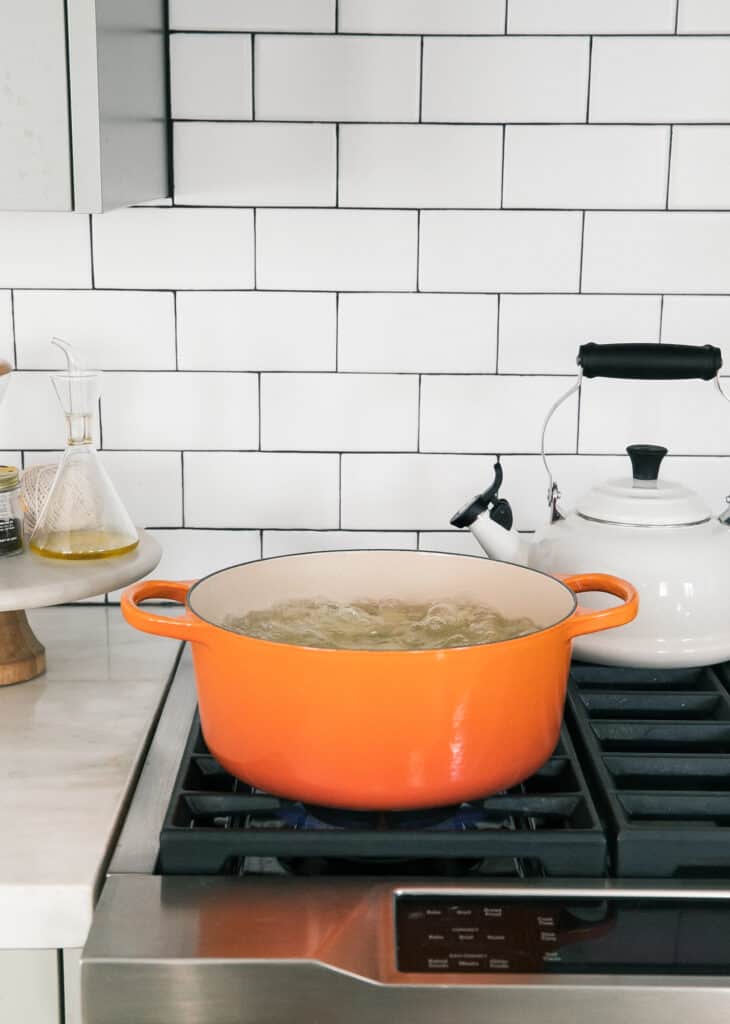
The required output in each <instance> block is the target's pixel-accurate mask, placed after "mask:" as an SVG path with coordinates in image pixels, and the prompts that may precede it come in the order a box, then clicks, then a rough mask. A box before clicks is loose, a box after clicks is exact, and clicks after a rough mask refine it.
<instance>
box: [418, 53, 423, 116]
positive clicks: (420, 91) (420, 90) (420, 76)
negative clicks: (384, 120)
mask: <svg viewBox="0 0 730 1024" xmlns="http://www.w3.org/2000/svg"><path fill="white" fill-rule="evenodd" d="M418 120H419V122H420V121H423V36H421V50H420V60H419V64H418Z"/></svg>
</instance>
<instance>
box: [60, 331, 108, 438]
mask: <svg viewBox="0 0 730 1024" xmlns="http://www.w3.org/2000/svg"><path fill="white" fill-rule="evenodd" d="M51 344H52V345H55V346H56V347H57V348H59V349H61V351H62V352H63V354H64V355H65V357H66V370H62V371H60V372H58V373H52V374H51V383H52V384H53V388H54V390H55V392H56V394H57V395H58V400H59V402H60V403H61V408H62V409H63V411H64V414H65V416H66V424H67V428H68V439H67V440H68V444H70V445H71V444H92V433H93V424H94V415H95V413H96V408H97V403H98V400H99V380H100V377H101V374H100V373H99V371H98V370H87V369H85V368H84V366H83V363H82V361H81V360H80V359H79V357H78V355H77V354H76V352H75V351H74V348H73V346H72V345H71V344H70V343H69V342H67V341H63V340H62V339H61V338H53V339H52V341H51Z"/></svg>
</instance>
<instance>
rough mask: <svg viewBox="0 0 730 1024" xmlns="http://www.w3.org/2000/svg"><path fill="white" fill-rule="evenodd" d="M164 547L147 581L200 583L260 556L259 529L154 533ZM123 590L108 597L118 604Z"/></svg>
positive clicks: (158, 531)
mask: <svg viewBox="0 0 730 1024" xmlns="http://www.w3.org/2000/svg"><path fill="white" fill-rule="evenodd" d="M150 532H151V534H152V536H153V537H154V538H155V539H156V540H157V541H158V542H159V544H160V546H161V547H162V558H161V559H160V564H159V565H158V566H157V568H156V569H153V570H152V572H151V573H149V574H148V577H147V578H154V579H158V580H198V579H200V578H201V577H203V576H208V575H210V573H212V572H217V571H218V570H219V569H227V568H228V567H229V566H231V565H240V564H241V563H242V562H255V561H256V560H257V559H259V558H260V557H261V537H260V534H259V531H258V530H151V531H150ZM121 595H122V591H121V590H117V591H114V592H113V593H111V594H109V600H110V601H111V602H113V603H116V602H118V601H119V599H120V597H121Z"/></svg>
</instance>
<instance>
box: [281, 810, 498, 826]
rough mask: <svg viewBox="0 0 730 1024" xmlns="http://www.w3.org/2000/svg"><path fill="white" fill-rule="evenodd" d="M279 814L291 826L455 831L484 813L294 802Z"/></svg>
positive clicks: (479, 811)
mask: <svg viewBox="0 0 730 1024" xmlns="http://www.w3.org/2000/svg"><path fill="white" fill-rule="evenodd" d="M279 817H280V818H281V819H282V821H284V822H286V823H287V824H288V825H291V826H292V827H294V828H342V829H366V830H369V829H375V830H377V831H380V832H383V831H392V830H393V829H406V830H408V829H422V828H443V829H452V830H454V831H458V830H459V829H463V828H468V827H469V824H470V823H474V822H476V821H478V820H479V819H480V818H483V817H484V811H483V810H482V809H480V808H478V807H471V806H470V805H469V804H463V805H462V806H461V807H460V806H458V805H457V806H455V807H429V808H425V809H424V810H420V811H348V810H344V809H341V808H337V807H315V806H309V805H306V804H294V805H293V806H290V807H284V808H282V809H281V810H280V811H279Z"/></svg>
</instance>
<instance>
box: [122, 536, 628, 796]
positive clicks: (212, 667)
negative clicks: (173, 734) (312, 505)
mask: <svg viewBox="0 0 730 1024" xmlns="http://www.w3.org/2000/svg"><path fill="white" fill-rule="evenodd" d="M587 590H600V591H603V592H606V593H609V594H612V595H614V596H615V597H616V598H619V599H620V600H621V602H622V603H621V604H620V605H619V606H618V607H614V608H610V609H607V610H602V611H594V612H590V613H589V612H585V611H581V610H579V609H577V602H576V597H575V593H576V592H584V591H587ZM323 596H324V597H327V598H330V599H333V600H342V601H353V600H358V599H363V598H371V599H372V598H386V597H388V598H400V599H402V600H408V601H437V600H450V599H454V598H472V599H478V600H482V601H485V602H487V603H489V604H491V605H493V606H494V607H496V608H498V609H499V611H500V612H502V613H503V614H505V615H507V616H522V615H527V616H530V617H531V618H532V619H533V620H534V621H535V622H536V623H537V624H538V625H539V626H540V629H539V630H538V631H537V632H535V633H532V634H530V635H529V636H525V637H520V638H518V639H515V640H507V641H502V642H499V643H490V644H478V645H472V646H469V647H460V648H451V649H447V650H419V651H352V650H321V649H314V648H309V647H303V646H297V645H293V644H281V643H272V642H270V641H266V640H258V639H254V638H252V637H248V636H242V635H240V634H238V633H235V632H233V631H231V630H229V629H227V628H226V627H225V621H226V618H227V616H229V615H231V614H234V615H239V614H243V613H245V612H246V611H250V610H252V609H256V608H266V607H269V606H270V605H271V604H273V603H274V602H276V601H282V600H287V599H291V598H303V597H310V598H311V597H323ZM147 598H157V599H160V598H163V599H164V598H167V599H172V600H174V601H179V602H181V603H184V604H185V607H186V611H185V613H184V615H183V616H182V617H180V618H172V617H170V616H167V615H165V614H163V613H162V612H161V611H160V610H159V609H158V610H154V611H153V610H151V609H147V608H142V607H140V606H139V604H140V602H141V601H143V600H145V599H147ZM636 610H637V597H636V592H635V591H634V589H633V587H632V586H631V585H630V584H629V583H627V582H625V581H624V580H620V579H616V578H614V577H611V576H598V575H593V574H590V575H585V576H576V577H572V578H569V579H566V580H564V581H560V580H557V579H554V578H552V577H550V576H547V575H545V574H543V573H540V572H535V571H533V570H531V569H526V568H523V567H521V566H517V565H508V564H504V563H500V562H493V561H489V560H488V559H484V558H476V557H471V556H466V555H445V554H435V553H428V552H419V551H337V552H320V553H314V554H306V555H293V556H286V557H282V558H272V559H266V560H264V561H261V562H252V563H249V564H247V565H239V566H234V567H233V568H230V569H224V570H222V571H221V572H217V573H213V574H212V575H211V576H208V577H206V578H205V579H202V580H200V581H199V582H198V583H195V584H190V583H172V582H166V581H146V582H142V583H139V584H137V585H135V586H132V587H130V588H128V589H127V590H126V591H125V592H124V595H123V597H122V611H123V613H124V616H125V618H126V619H127V621H128V622H130V623H131V624H132V625H133V626H135V627H136V628H137V629H141V630H144V631H146V632H148V633H157V634H159V635H162V636H171V637H177V638H178V639H180V640H189V641H190V642H191V645H192V651H193V660H194V665H195V675H196V681H197V688H198V702H199V706H200V717H201V725H202V728H203V733H204V735H205V739H206V742H207V744H208V747H209V748H210V751H211V753H212V754H213V755H214V756H215V757H216V759H217V760H218V761H219V762H220V764H221V765H222V766H223V767H224V768H225V769H227V770H228V771H229V772H231V773H232V774H233V775H236V776H238V777H239V778H241V779H243V780H244V781H246V782H248V783H249V784H251V785H254V786H257V787H259V788H261V789H264V790H266V791H267V792H270V793H273V794H275V795H277V796H282V797H288V798H290V799H293V800H302V801H304V802H306V803H308V804H315V805H317V804H321V805H328V806H334V807H348V808H352V809H363V810H391V809H401V810H403V809H410V808H418V807H435V806H442V805H449V804H454V803H459V802H461V801H463V800H470V799H477V798H478V797H483V796H485V795H487V794H489V793H493V792H496V791H498V790H501V789H504V788H506V787H508V786H511V785H514V784H516V783H517V782H519V781H521V780H522V779H524V778H526V777H527V776H529V775H530V774H532V772H534V771H535V770H536V769H537V768H538V767H539V766H540V765H541V764H543V763H544V762H545V760H546V759H547V758H548V757H549V756H550V754H551V753H552V751H553V750H554V748H555V745H556V743H557V740H558V735H559V731H560V723H561V720H562V716H563V705H564V700H565V690H566V681H567V675H568V668H569V663H570V657H571V643H572V640H573V638H574V637H577V636H580V635H582V634H586V633H592V632H594V631H597V630H604V629H610V628H611V627H613V626H620V625H622V624H624V623H626V622H629V621H630V620H631V619H632V618H634V616H635V615H636Z"/></svg>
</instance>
